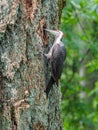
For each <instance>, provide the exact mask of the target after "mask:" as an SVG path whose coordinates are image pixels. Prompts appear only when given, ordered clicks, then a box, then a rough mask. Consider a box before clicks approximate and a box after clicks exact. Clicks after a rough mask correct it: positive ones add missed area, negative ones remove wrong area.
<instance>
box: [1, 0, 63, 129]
mask: <svg viewBox="0 0 98 130" xmlns="http://www.w3.org/2000/svg"><path fill="white" fill-rule="evenodd" d="M58 14H59V8H58V1H57V0H49V1H47V0H36V1H35V0H0V130H62V119H61V109H60V98H61V94H60V88H57V87H56V86H55V87H53V89H52V91H51V92H50V94H49V99H47V98H46V94H45V92H44V90H45V88H46V84H47V82H48V80H49V75H50V73H49V71H50V70H49V67H48V66H47V61H46V59H45V57H44V56H43V55H42V54H41V53H40V52H47V51H48V49H49V47H47V45H48V44H50V43H51V38H50V36H48V34H47V33H45V32H44V31H43V28H45V27H46V28H50V29H53V28H54V29H57V27H58V23H59V16H58Z"/></svg>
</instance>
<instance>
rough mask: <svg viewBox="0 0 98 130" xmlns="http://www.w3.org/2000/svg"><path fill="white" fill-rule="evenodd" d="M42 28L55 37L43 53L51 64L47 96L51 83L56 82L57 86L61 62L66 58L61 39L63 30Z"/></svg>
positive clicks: (61, 67) (61, 66)
mask: <svg viewBox="0 0 98 130" xmlns="http://www.w3.org/2000/svg"><path fill="white" fill-rule="evenodd" d="M44 30H45V31H48V32H50V33H51V34H53V35H54V38H55V39H54V42H53V45H52V47H51V48H50V50H49V52H48V54H44V55H45V57H46V58H47V59H48V60H49V61H50V65H51V78H50V80H49V83H48V85H47V87H46V90H45V92H46V95H47V97H48V94H49V92H50V90H51V88H52V86H53V84H55V83H56V85H57V86H58V82H59V79H60V77H61V73H62V70H63V64H64V61H65V59H66V49H65V46H64V44H63V43H62V41H61V39H62V37H63V32H61V31H60V30H50V29H44Z"/></svg>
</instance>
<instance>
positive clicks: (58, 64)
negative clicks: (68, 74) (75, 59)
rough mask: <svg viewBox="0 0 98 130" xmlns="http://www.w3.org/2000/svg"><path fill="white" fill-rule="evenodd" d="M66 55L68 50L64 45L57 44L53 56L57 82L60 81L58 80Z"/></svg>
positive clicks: (53, 67) (53, 72)
mask: <svg viewBox="0 0 98 130" xmlns="http://www.w3.org/2000/svg"><path fill="white" fill-rule="evenodd" d="M65 56H66V51H65V47H64V45H63V44H56V45H55V46H54V48H53V52H52V58H51V69H52V70H51V71H52V76H53V78H54V80H55V81H56V82H58V80H59V79H60V76H61V73H62V69H63V63H64V60H65Z"/></svg>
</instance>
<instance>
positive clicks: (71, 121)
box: [61, 0, 98, 130]
mask: <svg viewBox="0 0 98 130" xmlns="http://www.w3.org/2000/svg"><path fill="white" fill-rule="evenodd" d="M61 29H62V31H63V32H64V33H65V34H66V38H64V39H63V41H64V43H65V46H66V50H67V58H66V62H65V66H64V71H63V74H62V77H61V83H62V84H61V85H62V116H63V120H64V130H98V0H89V1H87V0H73V1H72V0H69V1H67V4H66V7H65V8H64V9H63V12H62V19H61Z"/></svg>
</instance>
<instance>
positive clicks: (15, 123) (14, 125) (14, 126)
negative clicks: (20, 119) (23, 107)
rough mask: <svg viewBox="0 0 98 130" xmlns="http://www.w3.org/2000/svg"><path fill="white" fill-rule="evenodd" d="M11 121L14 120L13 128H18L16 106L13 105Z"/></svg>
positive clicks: (14, 129)
mask: <svg viewBox="0 0 98 130" xmlns="http://www.w3.org/2000/svg"><path fill="white" fill-rule="evenodd" d="M11 122H12V130H18V129H17V120H16V117H15V107H14V106H11Z"/></svg>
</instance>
